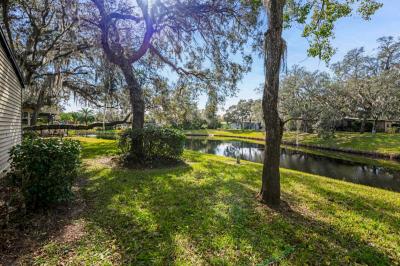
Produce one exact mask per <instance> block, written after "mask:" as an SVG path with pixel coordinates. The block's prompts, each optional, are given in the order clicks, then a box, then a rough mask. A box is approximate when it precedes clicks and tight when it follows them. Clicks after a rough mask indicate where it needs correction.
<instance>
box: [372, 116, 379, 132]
mask: <svg viewBox="0 0 400 266" xmlns="http://www.w3.org/2000/svg"><path fill="white" fill-rule="evenodd" d="M377 123H378V118H375V119H374V122H373V125H372V134H375V133H376V124H377Z"/></svg>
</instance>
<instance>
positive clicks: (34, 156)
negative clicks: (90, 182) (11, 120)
mask: <svg viewBox="0 0 400 266" xmlns="http://www.w3.org/2000/svg"><path fill="white" fill-rule="evenodd" d="M80 149H81V147H80V144H79V142H78V141H75V140H61V139H55V138H52V139H42V138H34V139H32V138H27V139H25V140H23V142H22V144H20V145H17V146H15V147H14V148H13V149H12V150H11V152H10V154H11V158H10V160H11V170H12V174H11V178H12V181H13V183H14V184H15V185H17V186H18V187H20V188H21V191H22V194H23V195H24V198H25V201H26V205H27V206H29V207H33V208H36V207H44V206H48V205H51V204H54V203H59V202H63V201H67V200H69V199H70V198H71V196H72V190H71V188H72V184H73V182H74V179H75V178H76V177H77V175H78V169H79V165H80V156H79V155H80Z"/></svg>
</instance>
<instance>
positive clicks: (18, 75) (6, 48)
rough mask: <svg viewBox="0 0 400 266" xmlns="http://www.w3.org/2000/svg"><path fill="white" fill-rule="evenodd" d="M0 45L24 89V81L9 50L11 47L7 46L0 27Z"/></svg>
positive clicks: (12, 53)
mask: <svg viewBox="0 0 400 266" xmlns="http://www.w3.org/2000/svg"><path fill="white" fill-rule="evenodd" d="M0 44H1V46H2V47H3V48H4V50H5V52H6V55H7V57H8V60H10V63H11V65H12V67H13V69H14V71H15V74H16V75H17V77H18V80H19V83H20V84H21V86H22V88H25V81H24V77H23V75H22V72H21V70H20V68H19V66H18V64H17V60H15V57H14V52H13V51H12V50H11V47H10V46H9V44H8V42H7V39H6V37H5V35H4V32H3V29H2V28H1V27H0Z"/></svg>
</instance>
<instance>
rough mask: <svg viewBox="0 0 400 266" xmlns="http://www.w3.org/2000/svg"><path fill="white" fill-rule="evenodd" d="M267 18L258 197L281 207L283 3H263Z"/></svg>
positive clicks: (283, 0) (273, 0) (272, 1)
mask: <svg viewBox="0 0 400 266" xmlns="http://www.w3.org/2000/svg"><path fill="white" fill-rule="evenodd" d="M264 5H265V7H266V9H267V15H268V30H267V32H266V33H265V39H264V42H265V59H264V64H265V85H264V95H263V101H262V105H263V114H264V121H265V131H266V145H265V150H264V167H263V173H262V186H261V191H260V196H261V198H262V200H263V201H264V202H265V203H267V204H269V205H279V204H280V195H281V188H280V173H279V162H280V145H281V140H282V131H283V123H282V120H281V119H280V117H279V113H278V92H279V73H280V69H281V61H282V56H283V53H284V46H285V43H284V40H283V39H282V26H283V7H284V5H285V0H269V1H267V0H264Z"/></svg>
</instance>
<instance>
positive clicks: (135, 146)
mask: <svg viewBox="0 0 400 266" xmlns="http://www.w3.org/2000/svg"><path fill="white" fill-rule="evenodd" d="M122 72H123V73H124V77H125V81H126V83H127V84H128V89H129V100H130V103H131V107H132V129H133V130H135V129H142V128H143V126H144V108H145V106H144V95H143V90H142V88H141V86H140V84H139V82H138V81H137V79H136V77H135V75H134V73H133V68H132V66H131V65H130V64H125V65H124V66H123V67H122ZM131 155H132V156H133V158H132V159H134V160H138V161H141V160H142V159H143V158H144V151H143V140H142V139H132V146H131Z"/></svg>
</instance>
